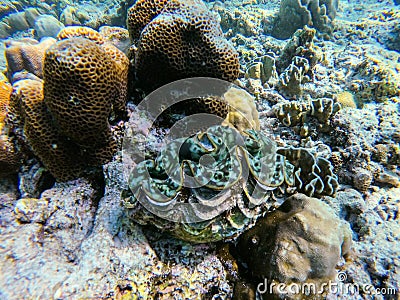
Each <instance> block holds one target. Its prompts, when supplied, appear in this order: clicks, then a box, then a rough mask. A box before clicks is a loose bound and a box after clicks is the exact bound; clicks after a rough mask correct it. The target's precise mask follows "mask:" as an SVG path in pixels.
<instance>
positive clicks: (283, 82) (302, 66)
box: [246, 27, 321, 97]
mask: <svg viewBox="0 0 400 300" xmlns="http://www.w3.org/2000/svg"><path fill="white" fill-rule="evenodd" d="M314 37H315V29H311V28H308V27H305V28H304V29H302V30H297V31H296V32H295V34H294V35H293V37H292V38H291V39H290V41H289V42H288V43H287V44H286V45H285V47H284V48H283V50H282V53H281V54H280V55H279V56H276V55H275V54H274V53H267V54H266V55H264V56H263V57H261V58H260V59H258V60H257V61H256V62H254V63H252V64H251V65H250V66H249V67H248V68H247V70H246V75H247V77H249V78H254V79H261V82H262V84H265V83H268V84H269V85H271V86H275V87H276V88H277V89H278V90H279V91H280V92H282V93H283V94H285V95H286V96H289V97H297V96H299V95H300V94H301V93H302V89H301V86H302V85H303V84H304V83H307V82H311V81H312V80H313V79H314V68H315V65H316V64H317V63H318V62H319V61H320V60H321V51H320V50H319V48H318V47H317V46H315V45H314V43H313V40H314Z"/></svg>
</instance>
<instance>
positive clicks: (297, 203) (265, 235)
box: [238, 194, 352, 299]
mask: <svg viewBox="0 0 400 300" xmlns="http://www.w3.org/2000/svg"><path fill="white" fill-rule="evenodd" d="M351 232H352V231H351V229H350V226H349V224H348V223H347V222H345V221H342V220H340V219H339V218H338V217H337V216H336V215H335V213H334V211H333V210H332V209H331V208H330V207H329V206H328V205H327V204H325V203H323V202H322V201H320V200H318V199H315V198H310V197H307V196H305V195H303V194H295V195H293V196H291V197H290V198H288V199H287V200H286V201H285V202H284V203H283V204H282V205H281V206H280V207H279V208H278V209H277V210H275V211H274V212H272V213H270V214H268V215H267V216H265V217H264V218H262V219H260V220H259V222H258V223H257V224H256V225H255V226H254V227H253V228H251V229H250V230H249V231H247V232H245V233H244V234H243V235H241V236H240V238H239V242H238V250H239V253H240V255H241V257H242V259H243V261H244V262H245V263H246V264H247V265H248V267H249V268H250V269H251V272H252V275H253V276H254V277H256V278H258V279H260V278H261V279H266V280H267V281H268V283H270V284H271V286H273V285H272V283H274V284H275V287H276V286H279V285H278V284H277V282H278V283H282V284H286V286H289V285H290V284H303V283H304V284H306V283H308V284H314V285H315V286H316V287H317V288H316V289H315V290H314V294H313V293H311V295H309V298H308V297H307V296H306V295H304V294H300V293H299V294H297V295H296V294H292V293H295V292H294V291H293V290H290V289H288V292H289V293H288V294H286V295H285V296H287V297H288V299H317V296H318V295H316V293H315V291H319V290H320V289H321V288H323V285H322V284H324V282H327V281H328V280H334V279H335V275H336V274H337V273H336V270H335V267H336V265H337V264H338V262H339V260H340V258H341V257H342V256H344V255H346V254H347V253H349V251H350V246H351V240H352V236H351ZM325 284H326V283H325ZM268 287H269V285H268V286H267V287H265V288H266V293H269V292H270V290H269V288H268ZM261 290H262V289H261ZM290 291H292V292H290ZM272 294H276V296H277V295H278V294H279V292H278V291H277V290H276V289H274V290H273V292H272ZM263 296H264V297H266V298H264V299H275V298H273V297H271V296H272V295H271V294H269V295H267V294H265V295H263ZM267 296H270V297H271V298H267ZM318 299H319V298H318Z"/></svg>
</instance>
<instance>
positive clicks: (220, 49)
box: [127, 0, 239, 91]
mask: <svg viewBox="0 0 400 300" xmlns="http://www.w3.org/2000/svg"><path fill="white" fill-rule="evenodd" d="M127 23H128V29H129V34H130V37H131V39H132V41H133V43H134V46H135V49H134V53H133V55H132V56H134V62H135V70H136V76H137V79H138V82H139V85H140V86H141V87H142V88H143V89H145V90H147V91H151V90H154V89H156V88H158V87H160V86H162V85H164V84H166V83H169V82H172V81H175V80H178V79H182V78H188V77H214V78H219V79H224V80H228V81H233V80H235V79H237V77H238V75H239V58H238V53H237V52H236V51H235V50H234V48H233V47H232V46H231V45H230V44H229V43H228V42H227V40H226V39H225V38H224V35H223V33H222V30H221V27H220V25H219V23H218V20H217V19H216V18H215V16H214V15H213V14H212V13H211V12H210V11H209V10H208V9H207V7H206V6H205V4H204V3H202V2H201V1H199V0H189V1H180V0H169V1H167V0H152V1H138V2H136V3H135V4H134V5H133V6H132V7H131V8H130V9H129V11H128V22H127Z"/></svg>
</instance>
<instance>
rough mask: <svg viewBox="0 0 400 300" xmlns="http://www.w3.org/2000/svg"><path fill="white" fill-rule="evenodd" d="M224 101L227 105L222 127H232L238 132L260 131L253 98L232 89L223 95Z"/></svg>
mask: <svg viewBox="0 0 400 300" xmlns="http://www.w3.org/2000/svg"><path fill="white" fill-rule="evenodd" d="M224 99H225V101H226V102H227V103H228V115H227V116H226V118H225V120H224V122H223V123H222V124H223V125H228V126H233V127H235V128H236V129H237V130H239V131H240V132H244V131H245V130H246V129H255V130H260V120H259V118H258V111H257V108H256V105H255V103H254V97H253V96H251V95H250V94H249V93H247V92H246V91H245V90H242V89H238V88H234V87H232V88H230V89H229V90H228V91H227V92H226V93H225V94H224Z"/></svg>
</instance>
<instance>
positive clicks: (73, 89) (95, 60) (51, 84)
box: [44, 37, 122, 147]
mask: <svg viewBox="0 0 400 300" xmlns="http://www.w3.org/2000/svg"><path fill="white" fill-rule="evenodd" d="M118 75H119V72H118V70H117V69H116V66H115V64H114V62H113V60H112V58H111V57H110V56H109V55H108V54H107V52H106V51H104V49H102V48H101V47H100V46H99V45H97V44H96V43H95V42H93V41H91V40H88V39H86V38H83V37H73V38H69V39H66V40H62V41H59V42H57V43H56V44H55V45H54V46H53V47H51V48H49V49H48V50H47V52H46V57H45V63H44V80H45V86H44V97H45V103H46V105H47V107H48V108H49V110H50V112H51V114H52V116H53V117H54V119H55V122H56V123H57V125H58V127H59V128H60V130H61V132H62V133H63V134H64V135H66V136H68V137H69V138H71V139H72V140H73V141H74V142H76V143H77V144H79V145H81V146H90V147H97V146H101V145H104V144H107V143H109V141H110V139H111V136H110V130H109V123H108V117H109V115H110V113H111V110H112V105H113V102H118V97H119V96H120V95H119V94H120V92H119V88H120V86H121V82H120V80H122V79H121V78H119V77H118Z"/></svg>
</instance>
